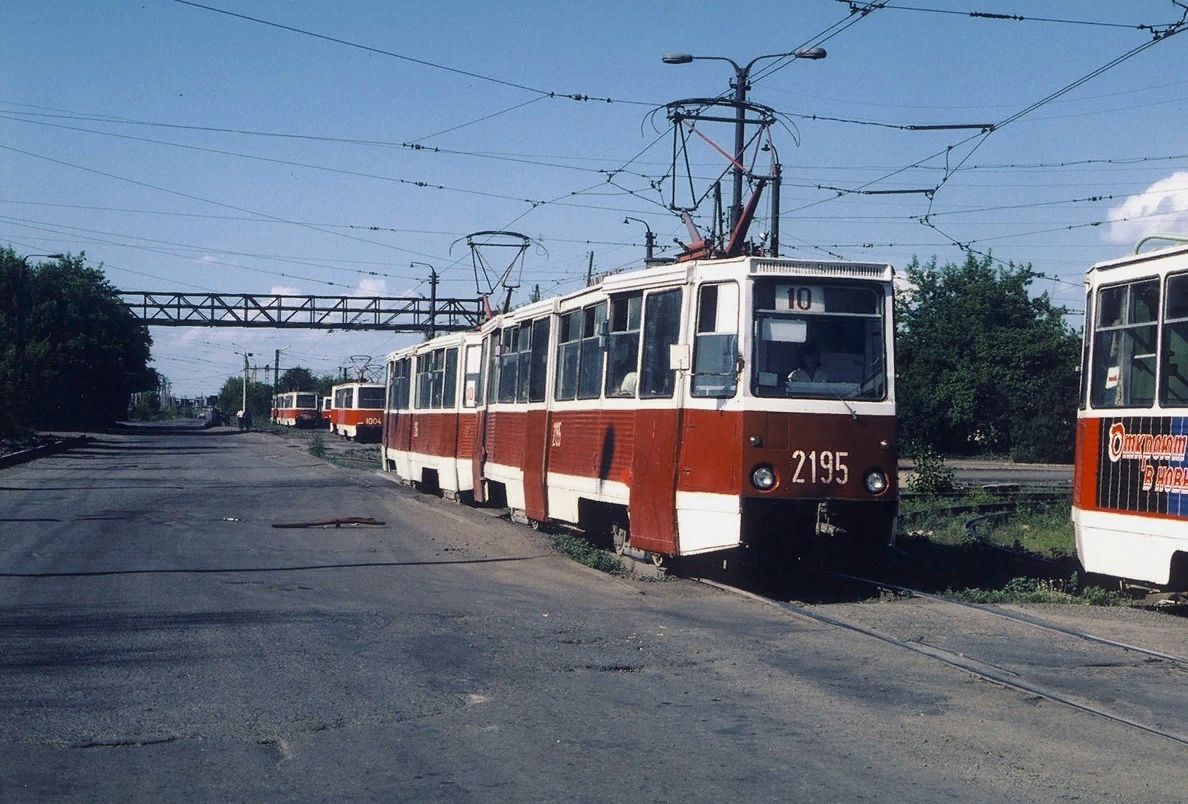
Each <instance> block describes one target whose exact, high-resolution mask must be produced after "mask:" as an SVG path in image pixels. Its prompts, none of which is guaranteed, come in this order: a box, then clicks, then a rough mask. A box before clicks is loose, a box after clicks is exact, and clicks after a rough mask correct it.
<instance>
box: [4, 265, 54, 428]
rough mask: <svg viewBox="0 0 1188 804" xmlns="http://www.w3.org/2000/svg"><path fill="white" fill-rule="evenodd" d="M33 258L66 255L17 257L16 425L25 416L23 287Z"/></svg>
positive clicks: (24, 300) (13, 375)
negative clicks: (18, 261) (18, 267)
mask: <svg viewBox="0 0 1188 804" xmlns="http://www.w3.org/2000/svg"><path fill="white" fill-rule="evenodd" d="M34 257H42V258H44V259H47V260H61V259H65V258H66V255H65V254H26V255H25V256H24V257H18V259H19V260H20V261H21V268H20V271H19V272H18V274H17V286H16V292H15V293H13V294H12V296H13V302H14V306H15V307H16V311H15V312H16V316H15V319H16V321H15V324H16V326H15V328H14V329H15V332H14V333H13V334H14V335H15V336H16V344H15V347H16V348H15V349H14V350H13V360H14V363H15V365H13V367H12V378H13V393H14V395H15V396H16V399H14V400H13V405H14V416H15V419H16V422H17V423H18V424H24V414H25V308H26V307H28V305H29V300H28V299H27V298H25V297H26V293H25V290H26V288H25V285H26V284H27V283H28V274H29V260H31V259H33V258H34Z"/></svg>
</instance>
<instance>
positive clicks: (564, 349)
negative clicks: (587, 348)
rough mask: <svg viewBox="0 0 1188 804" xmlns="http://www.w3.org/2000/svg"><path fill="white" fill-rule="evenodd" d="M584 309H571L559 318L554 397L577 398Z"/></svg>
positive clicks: (562, 399)
mask: <svg viewBox="0 0 1188 804" xmlns="http://www.w3.org/2000/svg"><path fill="white" fill-rule="evenodd" d="M583 317H584V311H583V310H580V309H578V310H570V311H568V312H565V313H562V314H561V315H560V316H558V318H557V351H556V355H557V358H556V359H557V367H556V369H555V370H554V371H555V375H554V376H555V377H556V381H555V383H554V388H553V399H556V400H557V401H558V402H565V401H567V400H571V399H577V389H578V366H579V363H580V361H579V357H580V348H581V340H582V319H583Z"/></svg>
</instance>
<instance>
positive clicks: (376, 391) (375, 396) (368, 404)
mask: <svg viewBox="0 0 1188 804" xmlns="http://www.w3.org/2000/svg"><path fill="white" fill-rule="evenodd" d="M383 406H384V389H382V388H360V389H359V407H360V408H365V409H369V410H374V409H375V408H382V407H383Z"/></svg>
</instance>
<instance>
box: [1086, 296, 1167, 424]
mask: <svg viewBox="0 0 1188 804" xmlns="http://www.w3.org/2000/svg"><path fill="white" fill-rule="evenodd" d="M1161 284H1162V283H1161V282H1160V280H1159V277H1157V276H1156V277H1150V276H1148V277H1143V278H1140V279H1135V280H1132V281H1130V282H1120V283H1117V284H1112V285H1103V286H1102V287H1100V288H1098V289H1097V295H1096V305H1095V309H1096V315H1095V320H1094V333H1093V357H1092V361H1093V363H1092V378H1091V380H1090V382H1091V385H1090V400H1089V402H1090V404H1091V405H1092V406H1093V407H1094V408H1098V409H1110V408H1150V407H1152V406H1154V404H1155V398H1156V396H1157V389H1158V375H1157V373H1156V372H1157V370H1158V359H1159V353H1158V350H1159V318H1160V315H1159V313H1160V302H1161V299H1162V290H1163V288H1162V287H1161ZM1136 291H1138V292H1136ZM1152 291H1153V292H1154V296H1153V298H1152V296H1151V292H1152ZM1107 320H1108V321H1109V322H1110V323H1108V324H1105V323H1103V322H1104V321H1107ZM1136 346H1137V348H1139V349H1146V350H1147V351H1136ZM1111 361H1115V362H1114V363H1113V364H1111ZM1144 374H1145V375H1148V376H1149V380H1148V379H1145V378H1144V379H1143V380H1142V384H1141V385H1140V384H1139V382H1137V381H1136V378H1143V377H1144ZM1144 392H1146V393H1144Z"/></svg>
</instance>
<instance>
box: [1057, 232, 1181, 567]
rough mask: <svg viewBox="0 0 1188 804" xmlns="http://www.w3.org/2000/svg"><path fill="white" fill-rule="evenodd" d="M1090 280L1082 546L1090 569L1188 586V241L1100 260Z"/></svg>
mask: <svg viewBox="0 0 1188 804" xmlns="http://www.w3.org/2000/svg"><path fill="white" fill-rule="evenodd" d="M1168 239H1174V240H1182V238H1168ZM1141 245H1142V244H1141V243H1140V246H1141ZM1086 284H1087V285H1088V295H1087V297H1086V306H1085V350H1084V364H1083V371H1082V378H1083V381H1082V385H1083V389H1082V394H1081V401H1080V411H1079V413H1078V415H1077V452H1076V466H1075V472H1074V478H1073V508H1072V518H1073V523H1074V526H1075V529H1076V537H1077V554H1078V556H1079V557H1080V559H1081V564H1082V565H1083V566H1084V567H1085V569H1086V570H1087V571H1089V572H1097V573H1103V574H1106V575H1113V576H1116V577H1119V578H1128V579H1132V580H1139V581H1147V582H1149V583H1153V584H1158V585H1166V584H1173V585H1180V586H1182V585H1184V584H1185V583H1188V245H1177V246H1173V247H1171V248H1164V249H1160V250H1157V251H1150V252H1146V253H1141V254H1140V253H1137V250H1136V253H1135V254H1133V255H1131V256H1128V257H1124V258H1122V259H1116V260H1110V261H1108V262H1102V263H1098V264H1097V265H1094V266H1093V268H1091V269H1090V271H1089V273H1088V275H1087V277H1086Z"/></svg>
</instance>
